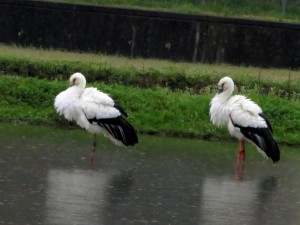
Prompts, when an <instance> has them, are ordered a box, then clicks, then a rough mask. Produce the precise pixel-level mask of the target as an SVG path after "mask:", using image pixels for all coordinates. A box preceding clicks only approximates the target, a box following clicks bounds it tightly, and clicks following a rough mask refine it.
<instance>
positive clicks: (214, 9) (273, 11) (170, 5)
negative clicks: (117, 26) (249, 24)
mask: <svg viewBox="0 0 300 225" xmlns="http://www.w3.org/2000/svg"><path fill="white" fill-rule="evenodd" d="M55 1H56V2H65V3H80V4H90V5H105V6H116V7H124V8H142V9H150V10H154V11H167V12H180V13H191V14H200V15H217V16H226V17H237V18H250V19H259V20H271V21H287V22H296V23H299V22H300V3H299V1H297V0H286V8H285V13H283V10H282V7H281V5H280V1H274V0H264V1H261V0H218V1H216V0H204V1H203V0H163V1H162V0H147V1H143V0H55Z"/></svg>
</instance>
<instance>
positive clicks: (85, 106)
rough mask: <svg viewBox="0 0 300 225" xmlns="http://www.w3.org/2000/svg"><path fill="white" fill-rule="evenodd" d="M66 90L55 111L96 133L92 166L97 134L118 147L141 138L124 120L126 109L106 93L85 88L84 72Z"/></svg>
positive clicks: (94, 135)
mask: <svg viewBox="0 0 300 225" xmlns="http://www.w3.org/2000/svg"><path fill="white" fill-rule="evenodd" d="M69 81H70V85H71V87H69V88H68V89H67V90H65V91H63V92H61V93H59V94H58V95H57V96H56V98H55V102H54V106H55V109H56V111H57V112H58V113H59V114H60V115H63V116H64V117H65V118H66V119H67V120H69V121H73V120H75V121H76V123H77V124H78V125H79V126H80V127H82V128H84V129H86V130H87V131H89V132H90V133H92V134H93V145H92V148H91V152H92V155H91V159H90V163H91V165H93V161H94V156H95V150H96V145H97V144H96V134H99V133H101V134H103V135H104V136H106V137H108V138H109V139H110V140H111V141H112V142H113V143H115V144H117V145H125V146H129V145H134V144H136V143H138V138H137V135H136V132H135V130H134V128H133V127H132V126H131V125H130V124H129V123H128V122H127V121H126V120H125V118H124V117H123V116H127V114H126V112H125V111H124V109H123V108H122V107H121V106H119V105H117V104H116V103H115V102H114V101H113V99H112V98H111V97H109V96H108V95H107V94H105V93H103V92H101V91H99V90H97V88H92V87H90V88H86V87H85V86H86V79H85V77H84V76H83V75H82V74H81V73H74V74H73V75H72V76H71V77H70V80H69Z"/></svg>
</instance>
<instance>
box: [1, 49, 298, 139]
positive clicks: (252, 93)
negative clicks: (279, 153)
mask: <svg viewBox="0 0 300 225" xmlns="http://www.w3.org/2000/svg"><path fill="white" fill-rule="evenodd" d="M0 71H1V72H0V73H1V74H2V76H0V121H1V122H8V123H18V124H20V123H26V124H33V125H35V124H41V125H49V126H66V127H70V126H71V127H76V126H74V123H71V124H70V123H68V122H67V121H66V120H65V119H63V118H62V117H59V116H58V115H57V113H56V112H55V110H54V107H53V102H54V98H55V96H56V95H57V94H58V93H59V92H61V91H62V90H64V89H66V88H67V87H68V84H67V80H68V78H69V76H70V75H71V74H72V73H74V72H77V71H80V72H82V73H83V74H85V75H86V77H87V80H88V86H96V87H98V88H99V89H101V90H102V91H104V92H107V93H109V94H110V95H111V96H112V97H113V98H114V99H115V100H116V101H117V102H118V103H120V104H121V105H123V106H124V108H125V109H126V110H127V111H128V113H129V115H130V116H129V118H128V119H129V121H130V122H131V123H132V124H133V125H134V127H136V129H137V130H138V131H139V132H146V133H153V134H164V135H170V136H172V135H174V136H185V137H198V138H203V139H213V138H221V139H228V138H230V135H229V134H228V132H227V131H226V129H225V128H217V127H215V126H213V125H212V124H211V122H210V121H209V115H208V111H209V102H210V100H211V98H212V97H213V96H214V94H215V93H216V92H217V88H216V83H217V81H218V80H219V79H220V78H221V77H223V76H231V77H233V78H234V80H235V83H236V91H235V93H242V94H244V95H246V96H248V97H250V98H252V99H253V100H254V101H256V102H257V103H258V104H259V105H261V107H262V109H263V110H264V112H265V113H266V115H268V117H269V119H270V121H271V123H272V124H273V126H274V135H275V138H276V139H277V140H278V141H279V142H281V143H287V144H300V74H299V71H289V70H277V69H262V68H254V67H237V66H230V65H206V64H198V63H197V64H191V63H175V62H169V61H160V60H151V59H150V60H146V59H128V58H124V57H116V56H107V55H100V54H82V53H76V52H60V51H54V50H53V51H52V50H49V51H44V50H39V49H31V48H18V47H12V46H5V45H0Z"/></svg>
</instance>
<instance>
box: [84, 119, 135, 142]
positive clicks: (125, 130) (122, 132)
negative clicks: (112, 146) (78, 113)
mask: <svg viewBox="0 0 300 225" xmlns="http://www.w3.org/2000/svg"><path fill="white" fill-rule="evenodd" d="M88 121H89V122H90V123H97V124H98V125H99V126H101V127H102V128H104V129H105V130H106V131H107V132H108V133H109V134H110V135H111V136H112V137H113V138H114V139H116V140H118V141H120V142H122V143H123V144H124V145H125V146H129V145H135V144H136V143H138V137H137V134H136V132H135V130H134V128H133V127H132V126H131V124H130V123H129V122H128V121H126V120H125V119H124V117H122V116H118V117H115V118H109V119H96V118H94V119H88Z"/></svg>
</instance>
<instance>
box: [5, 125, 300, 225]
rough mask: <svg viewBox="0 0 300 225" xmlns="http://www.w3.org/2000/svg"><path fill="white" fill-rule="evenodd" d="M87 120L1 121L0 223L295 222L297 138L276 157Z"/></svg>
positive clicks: (299, 194)
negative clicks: (98, 126) (79, 125)
mask: <svg viewBox="0 0 300 225" xmlns="http://www.w3.org/2000/svg"><path fill="white" fill-rule="evenodd" d="M90 144H91V136H90V135H89V134H88V133H86V132H85V131H82V130H60V129H53V128H51V129H49V128H44V127H29V126H12V125H0V147H1V152H0V224H22V225H24V224H46V225H53V224H59V225H61V224H64V225H68V224H72V225H73V224H83V225H93V224H97V225H99V224H103V225H115V224H120V225H121V224H122V225H127V224H160V225H168V224H170V225H172V224H176V225H177V224H178V225H183V224H184V225H189V224H191V225H196V224H199V225H200V224H201V225H202V224H213V225H218V224H224V225H228V224H231V225H233V224H249V225H250V224H251V225H253V224H254V225H255V224H257V225H261V224H272V225H276V224H281V225H282V224H299V221H300V188H299V185H300V173H299V171H300V148H288V147H286V146H280V147H281V151H282V154H281V155H282V160H281V161H280V162H279V163H278V164H276V165H273V163H272V162H271V160H267V159H265V158H263V157H262V156H261V155H260V154H259V153H258V152H257V151H256V150H255V149H254V148H253V147H252V146H251V145H247V147H248V151H247V154H246V161H245V165H244V170H243V171H242V170H241V169H236V168H235V161H236V155H237V148H238V144H237V143H235V142H205V141H199V140H190V139H175V138H162V137H155V136H140V143H139V144H138V145H137V146H136V147H134V148H129V149H124V148H120V147H116V146H114V145H113V144H111V143H110V142H109V141H107V140H106V139H104V138H98V147H97V148H98V149H97V153H96V159H95V165H94V168H93V169H90V168H89V166H88V157H89V156H88V148H89V146H90Z"/></svg>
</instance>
